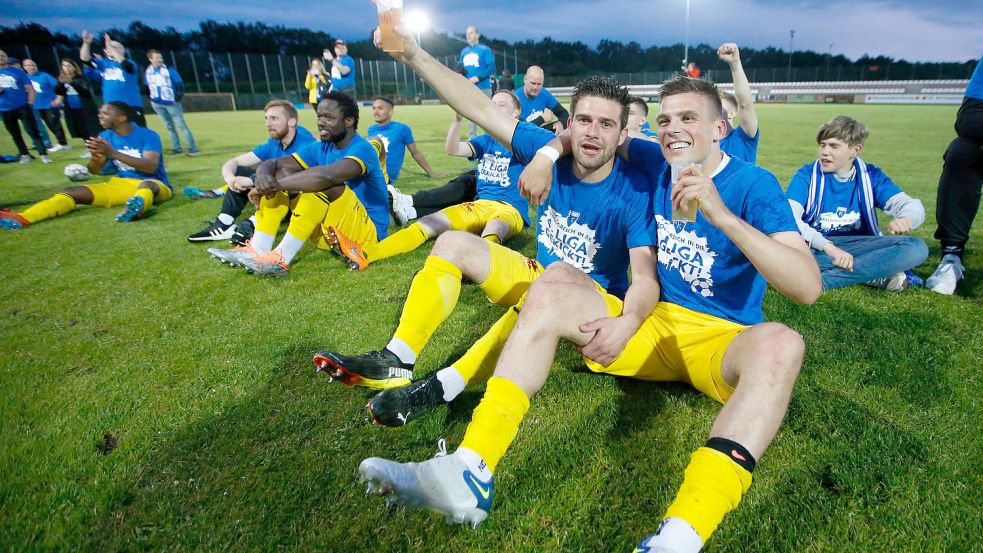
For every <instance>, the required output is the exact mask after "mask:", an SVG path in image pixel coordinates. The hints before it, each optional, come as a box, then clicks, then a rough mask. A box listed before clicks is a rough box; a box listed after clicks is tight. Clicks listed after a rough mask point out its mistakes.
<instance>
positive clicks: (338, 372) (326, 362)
mask: <svg viewBox="0 0 983 553" xmlns="http://www.w3.org/2000/svg"><path fill="white" fill-rule="evenodd" d="M314 368H315V370H316V371H317V372H326V373H329V375H330V377H331V381H332V382H341V383H342V384H344V385H345V386H348V387H352V386H359V387H362V388H368V389H370V390H388V389H389V388H402V387H403V386H409V385H410V383H411V382H412V380H410V379H409V378H403V377H395V378H384V379H382V380H375V379H372V378H366V377H364V376H362V375H360V374H358V373H355V372H352V371H350V370H348V369H346V368H345V367H342V366H341V365H339V364H338V363H335V362H334V361H332V360H331V359H330V358H328V357H325V356H323V355H319V354H315V355H314Z"/></svg>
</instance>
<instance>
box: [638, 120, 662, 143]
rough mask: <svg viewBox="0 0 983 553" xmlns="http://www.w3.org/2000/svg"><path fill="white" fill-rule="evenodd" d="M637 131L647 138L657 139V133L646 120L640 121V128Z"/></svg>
mask: <svg viewBox="0 0 983 553" xmlns="http://www.w3.org/2000/svg"><path fill="white" fill-rule="evenodd" d="M639 131H640V132H641V133H642V134H644V135H645V136H647V137H649V138H654V139H656V140H658V139H659V133H658V132H656V131H653V130H652V125H649V122H648V121H646V122H644V123H642V128H641V129H639Z"/></svg>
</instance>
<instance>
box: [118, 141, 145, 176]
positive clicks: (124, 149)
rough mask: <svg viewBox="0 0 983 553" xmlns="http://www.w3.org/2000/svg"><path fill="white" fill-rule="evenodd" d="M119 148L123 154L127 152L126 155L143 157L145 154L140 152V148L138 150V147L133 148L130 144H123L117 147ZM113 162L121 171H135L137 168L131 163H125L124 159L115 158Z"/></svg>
mask: <svg viewBox="0 0 983 553" xmlns="http://www.w3.org/2000/svg"><path fill="white" fill-rule="evenodd" d="M117 150H118V151H119V152H120V153H121V154H126V155H128V156H130V157H135V158H140V159H143V154H142V153H141V152H140V150H137V149H136V148H131V147H129V146H123V147H122V148H117ZM113 163H115V164H116V169H118V170H120V171H135V170H136V169H134V168H132V167H130V166H129V165H127V164H125V163H123V162H122V161H120V160H118V159H114V160H113Z"/></svg>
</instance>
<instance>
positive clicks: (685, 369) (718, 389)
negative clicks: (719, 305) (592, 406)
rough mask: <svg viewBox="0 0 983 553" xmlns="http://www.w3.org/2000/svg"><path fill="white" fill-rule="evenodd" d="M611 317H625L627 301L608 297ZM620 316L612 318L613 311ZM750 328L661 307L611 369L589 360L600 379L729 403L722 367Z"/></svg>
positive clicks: (730, 389) (665, 305)
mask: <svg viewBox="0 0 983 553" xmlns="http://www.w3.org/2000/svg"><path fill="white" fill-rule="evenodd" d="M605 303H607V304H608V315H609V316H616V315H620V314H621V307H617V306H618V305H619V304H621V300H619V299H618V298H616V297H614V296H611V295H610V294H607V297H606V298H605ZM613 309H614V310H616V312H615V313H612V310H613ZM747 328H749V327H747V326H744V325H739V324H737V323H733V322H730V321H727V320H724V319H721V318H719V317H714V316H713V315H707V314H705V313H699V312H697V311H693V310H691V309H687V308H685V307H680V306H678V305H675V304H672V303H666V302H660V303H659V304H658V305H657V306H656V308H655V311H653V312H652V314H651V315H649V318H648V319H645V322H643V323H642V326H641V327H639V329H638V332H636V333H635V335H634V336H632V338H631V340H629V341H628V344H627V345H626V346H625V350H624V351H623V352H621V355H619V356H618V357H617V358H616V359H615V360H614V361H612V362H611V364H609V365H607V366H604V365H600V364H598V363H596V362H594V361H591V360H590V359H586V358H585V361H586V363H587V368H589V369H590V370H592V371H594V372H597V373H604V374H613V375H617V376H630V377H631V378H638V379H640V380H655V381H659V382H687V383H689V384H690V385H691V386H693V387H694V388H696V389H697V390H699V391H701V392H703V393H704V394H706V395H707V396H709V397H711V398H712V399H715V400H717V401H719V402H720V403H724V402H725V401H727V398H729V397H730V395H731V393H733V392H734V388H733V387H732V386H730V385H729V384H727V383H726V382H725V381H724V377H723V375H722V374H721V372H720V365H721V362H722V361H723V358H724V353H725V352H726V351H727V347H728V346H730V343H731V342H732V341H733V340H734V338H736V337H737V335H738V334H740V333H741V332H743V331H744V330H745V329H747Z"/></svg>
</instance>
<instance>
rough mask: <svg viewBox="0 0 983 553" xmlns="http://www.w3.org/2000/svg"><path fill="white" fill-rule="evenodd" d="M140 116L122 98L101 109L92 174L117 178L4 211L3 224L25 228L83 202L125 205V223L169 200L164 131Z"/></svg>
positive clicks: (91, 148) (71, 188) (92, 149)
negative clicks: (144, 124) (138, 118)
mask: <svg viewBox="0 0 983 553" xmlns="http://www.w3.org/2000/svg"><path fill="white" fill-rule="evenodd" d="M135 117H136V115H135V114H134V112H133V108H131V107H130V106H128V105H127V104H125V103H123V102H110V103H108V104H103V105H102V107H100V108H99V124H100V125H102V128H103V129H105V130H104V131H102V132H101V133H99V136H97V137H93V138H89V139H86V141H85V145H86V147H87V148H88V149H89V152H90V153H91V154H92V158H91V159H90V160H89V165H88V169H89V173H91V174H93V175H97V174H99V173H101V172H102V171H103V169H104V168H106V169H107V171H108V172H110V173H115V175H114V176H112V177H110V178H109V179H108V180H107V181H106V182H104V183H99V184H87V185H83V186H69V187H68V188H65V189H64V190H62V191H61V192H59V193H57V194H55V195H54V196H52V197H50V198H48V199H47V200H44V201H41V202H38V203H36V204H34V205H32V206H31V207H29V208H27V209H26V210H24V211H22V212H20V213H11V212H9V211H5V212H0V228H6V229H12V230H16V229H21V228H24V227H27V226H30V225H32V224H34V223H37V222H39V221H43V220H45V219H50V218H52V217H58V216H59V215H64V214H66V213H68V212H70V211H72V210H74V209H75V207H76V206H77V205H78V204H84V205H94V206H98V207H113V206H119V205H123V206H125V207H124V209H123V211H122V212H121V213H120V214H119V215H117V216H116V220H117V221H118V222H121V223H123V222H129V221H135V220H136V219H139V218H140V217H141V216H142V215H143V214H144V213H146V212H147V210H148V209H150V208H151V206H153V205H154V202H157V203H160V202H164V201H167V200H169V199H170V198H171V185H170V184H169V182H168V180H167V171H165V170H164V155H163V153H162V150H161V144H160V135H158V134H157V133H155V132H154V131H152V130H150V129H145V128H143V127H141V126H140V125H136V124H134V123H132V121H133V120H134V118H135ZM107 164H108V167H107Z"/></svg>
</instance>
